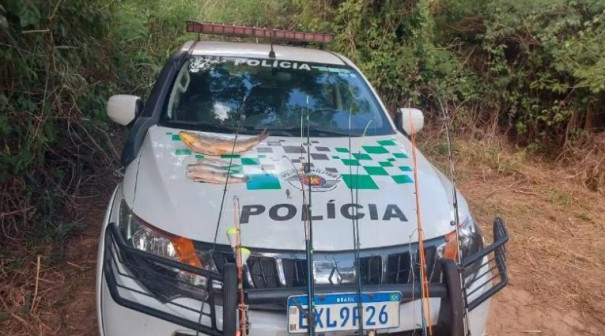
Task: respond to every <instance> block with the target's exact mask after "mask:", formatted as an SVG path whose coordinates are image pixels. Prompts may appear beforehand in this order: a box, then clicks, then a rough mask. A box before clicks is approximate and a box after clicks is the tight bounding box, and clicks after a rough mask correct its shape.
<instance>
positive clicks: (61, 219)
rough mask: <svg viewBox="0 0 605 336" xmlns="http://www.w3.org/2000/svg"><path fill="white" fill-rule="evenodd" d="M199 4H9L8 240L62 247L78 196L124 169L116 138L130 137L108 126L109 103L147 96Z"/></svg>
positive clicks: (0, 191) (2, 18)
mask: <svg viewBox="0 0 605 336" xmlns="http://www.w3.org/2000/svg"><path fill="white" fill-rule="evenodd" d="M199 6H200V5H198V4H197V2H196V1H192V0H182V1H167V0H153V1H142V0H139V1H128V2H122V1H108V0H91V1H70V2H65V1H61V0H56V1H48V0H31V1H19V0H8V1H7V2H6V3H5V4H4V5H0V44H1V45H2V48H0V88H1V91H0V134H1V137H0V195H1V197H0V200H1V201H0V213H1V216H0V228H1V229H2V230H1V231H0V239H3V240H4V239H6V238H7V237H10V238H13V239H20V238H23V237H29V238H34V241H40V240H42V241H50V240H52V241H57V240H59V241H60V240H61V239H62V237H64V236H65V235H66V234H68V233H69V231H70V230H71V229H73V228H75V227H76V226H75V225H73V224H71V223H72V221H73V219H74V218H75V217H74V216H73V214H74V211H73V210H74V209H73V207H72V206H73V197H74V196H75V197H77V196H80V195H82V194H83V193H85V192H86V191H85V190H83V188H86V187H87V186H89V185H90V184H91V183H93V184H95V185H94V187H96V188H97V189H98V188H99V186H101V185H103V184H102V183H101V182H100V180H99V179H98V178H100V177H101V176H111V172H112V171H113V170H114V169H116V168H117V159H118V151H117V150H116V149H115V146H114V145H115V144H112V143H111V141H110V139H116V138H117V139H118V140H119V139H120V135H121V133H120V131H119V130H113V129H111V128H110V127H109V123H108V118H107V117H106V114H105V102H106V101H107V98H108V97H109V96H110V95H111V94H115V93H118V92H125V93H133V94H139V95H143V96H144V95H145V94H146V93H147V92H148V90H149V89H150V87H151V85H152V84H153V81H154V78H155V76H156V74H157V72H158V70H159V69H160V67H161V66H162V63H163V62H164V60H165V58H166V57H167V56H168V55H169V54H170V53H171V52H172V51H173V50H174V49H175V48H177V47H178V44H179V43H181V42H182V41H183V39H184V38H185V37H184V36H183V35H184V31H183V27H184V21H185V20H187V19H195V16H194V17H191V15H192V13H193V14H194V13H196V12H197V9H198V8H199ZM177 36H179V38H175V37H177ZM94 177H96V178H97V179H96V180H91V178H94ZM91 181H92V182H91ZM66 206H67V208H66ZM70 214H71V216H70Z"/></svg>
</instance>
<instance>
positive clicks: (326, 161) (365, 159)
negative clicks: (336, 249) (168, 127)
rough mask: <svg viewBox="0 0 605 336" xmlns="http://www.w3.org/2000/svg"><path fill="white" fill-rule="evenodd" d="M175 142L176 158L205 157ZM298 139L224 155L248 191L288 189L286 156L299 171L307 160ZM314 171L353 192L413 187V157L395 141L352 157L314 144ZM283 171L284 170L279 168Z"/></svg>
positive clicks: (366, 145) (377, 144)
mask: <svg viewBox="0 0 605 336" xmlns="http://www.w3.org/2000/svg"><path fill="white" fill-rule="evenodd" d="M166 135H167V136H169V137H170V138H171V140H173V141H174V142H178V144H177V145H176V146H175V147H176V148H175V149H174V154H175V155H177V156H192V157H193V158H194V159H193V158H192V159H191V163H193V162H195V161H196V160H197V159H202V158H204V155H201V154H196V153H192V151H191V150H190V149H188V148H187V147H186V146H185V145H184V144H183V143H181V142H180V138H179V136H178V134H176V133H172V132H167V133H166ZM297 140H298V139H295V138H293V139H292V140H288V141H285V140H272V139H270V140H268V141H265V142H263V143H261V144H259V145H258V146H257V147H256V148H254V149H252V150H250V151H249V152H247V153H244V154H242V155H222V156H221V159H223V160H224V161H232V167H231V170H232V171H233V172H234V173H237V174H244V175H246V176H247V178H248V181H247V182H246V186H247V189H248V190H274V189H282V188H285V187H286V184H287V182H285V181H283V180H281V179H280V178H279V174H280V173H282V171H279V169H284V168H283V167H285V166H287V167H288V168H287V169H286V170H289V169H290V167H289V166H290V163H287V164H286V165H285V166H284V163H283V162H282V160H283V158H282V157H283V156H287V157H288V158H289V159H290V160H291V161H292V163H294V165H296V166H297V167H299V166H300V165H301V164H302V163H301V162H305V161H306V158H307V153H306V150H307V145H306V144H305V146H304V149H303V150H302V152H301V147H300V142H298V141H297ZM310 145H311V146H310V148H311V165H310V166H311V168H317V169H321V170H324V171H326V172H330V173H333V174H339V175H340V176H341V179H342V181H343V184H344V185H346V186H347V187H348V188H350V189H370V190H379V189H380V188H385V187H387V186H389V185H392V183H393V182H394V183H396V184H409V183H413V182H414V181H413V179H412V168H411V166H410V164H411V162H410V159H409V155H408V154H407V153H406V152H404V150H403V147H402V146H401V145H399V143H398V142H397V140H395V139H387V140H384V139H383V140H378V141H375V142H370V141H367V140H366V142H365V143H364V144H363V145H362V146H361V148H359V149H354V150H353V151H352V153H350V152H349V149H348V148H347V147H326V146H324V145H322V143H321V142H320V141H311V144H310ZM279 167H281V168H279Z"/></svg>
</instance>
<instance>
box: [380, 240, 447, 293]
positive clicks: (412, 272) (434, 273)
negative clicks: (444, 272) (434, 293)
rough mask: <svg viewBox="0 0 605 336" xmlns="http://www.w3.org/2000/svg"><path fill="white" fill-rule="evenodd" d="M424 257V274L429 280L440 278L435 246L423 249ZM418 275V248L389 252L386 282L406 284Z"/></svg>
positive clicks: (437, 280) (435, 280)
mask: <svg viewBox="0 0 605 336" xmlns="http://www.w3.org/2000/svg"><path fill="white" fill-rule="evenodd" d="M424 251H425V252H424V253H425V254H424V255H425V259H426V265H427V266H426V275H427V279H428V280H429V282H439V281H440V280H441V268H440V267H435V266H436V263H437V247H436V246H430V247H427V248H425V249H424ZM419 276H420V254H419V253H418V249H416V250H411V251H408V252H402V253H396V254H390V255H389V256H388V257H387V267H386V274H385V282H384V283H387V284H406V283H410V282H411V281H412V279H418V277H419Z"/></svg>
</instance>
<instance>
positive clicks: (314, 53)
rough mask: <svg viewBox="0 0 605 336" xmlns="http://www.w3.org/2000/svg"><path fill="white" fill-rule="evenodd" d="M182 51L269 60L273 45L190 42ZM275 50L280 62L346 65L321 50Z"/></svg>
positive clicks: (281, 47)
mask: <svg viewBox="0 0 605 336" xmlns="http://www.w3.org/2000/svg"><path fill="white" fill-rule="evenodd" d="M181 49H182V50H188V51H189V52H190V53H191V54H192V55H209V56H234V57H238V56H239V57H254V58H269V51H270V50H271V45H270V44H262V43H245V42H223V41H190V42H187V43H185V45H183V47H182V48H181ZM273 50H274V51H275V58H276V59H278V60H288V61H297V62H314V63H325V64H334V65H345V64H346V63H345V62H344V61H343V59H342V58H340V57H339V56H338V55H337V54H335V53H332V52H329V51H324V50H319V49H313V48H301V47H290V46H283V45H277V44H274V45H273Z"/></svg>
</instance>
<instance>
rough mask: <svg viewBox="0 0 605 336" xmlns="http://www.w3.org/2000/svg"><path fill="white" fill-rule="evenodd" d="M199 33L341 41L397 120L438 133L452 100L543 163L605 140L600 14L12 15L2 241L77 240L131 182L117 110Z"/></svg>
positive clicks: (4, 23)
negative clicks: (199, 23)
mask: <svg viewBox="0 0 605 336" xmlns="http://www.w3.org/2000/svg"><path fill="white" fill-rule="evenodd" d="M187 19H193V20H195V19H200V20H207V21H213V22H225V23H237V24H248V25H257V26H267V27H279V28H288V29H305V30H317V31H332V32H334V33H335V34H336V41H335V42H334V43H333V44H331V45H330V46H329V48H330V49H332V50H335V51H338V52H340V53H343V54H344V55H346V56H347V57H349V58H351V59H352V60H353V61H354V62H356V63H357V64H358V65H359V66H360V67H361V69H362V71H363V72H364V73H365V74H366V75H367V76H368V77H369V78H370V80H371V81H372V83H373V84H374V85H375V87H376V88H377V89H378V91H380V93H381V95H382V96H383V97H384V98H385V100H386V103H387V105H388V106H389V108H390V110H391V111H394V108H395V107H397V106H407V105H408V104H411V105H415V106H420V107H422V108H423V109H424V110H425V111H427V112H428V116H429V118H433V119H436V118H437V117H436V116H438V115H439V114H434V115H435V116H433V114H432V112H431V111H436V110H437V106H438V99H441V100H442V101H444V102H445V103H447V104H449V105H450V106H456V107H457V114H456V118H457V119H456V127H457V128H458V129H460V128H465V127H467V126H472V127H491V126H493V125H498V126H499V129H500V130H501V131H502V132H504V133H506V134H507V135H510V136H511V138H513V139H514V141H516V142H517V143H518V144H520V145H522V146H528V151H530V152H535V151H538V150H539V151H540V152H545V153H548V154H551V155H553V156H555V155H558V154H560V153H562V152H563V151H567V150H568V149H569V148H582V147H583V146H585V144H586V143H589V142H590V141H591V138H592V137H593V136H594V135H595V134H597V133H599V132H601V133H602V132H603V128H604V127H605V113H604V111H603V106H605V2H603V1H601V0H583V1H580V0H578V1H575V0H530V1H517V0H491V1H488V0H471V1H463V2H461V1H455V0H433V1H428V0H420V1H401V0H384V1H375V0H317V1H306V0H205V1H194V0H147V1H143V0H130V1H124V0H90V1H63V0H26V1H22V0H5V1H3V2H2V4H1V5H0V195H1V197H0V213H1V215H0V229H2V230H1V231H0V232H2V233H1V234H0V235H2V236H11V237H23V235H24V234H25V235H27V236H33V237H38V238H46V239H48V238H50V239H60V238H61V237H63V236H65V235H66V234H67V233H69V231H70V230H71V229H72V228H73V225H70V224H69V220H68V218H69V217H65V216H64V215H65V212H66V211H65V209H66V208H65V206H66V205H71V198H70V197H71V196H73V195H77V194H78V192H79V191H80V188H81V187H82V185H83V183H84V181H89V180H90V179H89V177H90V176H98V175H100V174H101V173H103V174H105V175H107V174H108V172H111V170H113V169H115V168H116V162H117V157H118V152H117V151H116V150H114V149H113V148H114V146H112V143H111V141H110V140H111V139H116V138H118V139H119V138H120V136H121V135H122V134H121V133H120V131H119V129H117V128H116V129H114V128H113V127H112V126H110V125H109V123H108V120H107V117H106V116H105V102H106V99H107V98H108V97H109V96H110V95H111V94H115V93H134V94H139V95H141V96H143V97H144V96H145V95H146V93H147V92H148V91H149V89H150V87H151V85H152V84H153V81H154V78H155V76H156V75H157V73H158V71H159V69H160V68H161V66H162V64H163V62H164V60H165V59H166V58H167V57H168V56H169V55H170V53H171V52H172V51H174V50H175V49H176V48H177V47H178V46H179V45H180V44H181V43H182V42H184V41H185V40H187V39H188V38H191V36H187V35H186V34H185V33H184V21H185V20H187ZM580 153H581V152H580ZM595 162H597V165H600V166H595V167H592V168H591V169H592V170H593V171H594V172H596V173H595V174H597V175H598V174H601V175H598V176H597V177H592V179H593V180H595V179H596V181H603V180H604V179H605V178H603V169H602V165H603V163H602V160H595ZM503 169H504V170H510V169H512V168H510V169H509V168H507V167H504V168H503ZM587 178H588V177H587ZM596 188H598V187H596ZM66 218H67V219H66Z"/></svg>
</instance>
